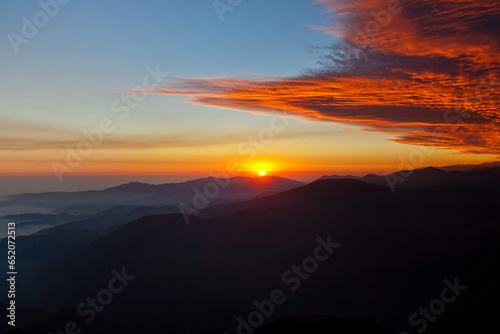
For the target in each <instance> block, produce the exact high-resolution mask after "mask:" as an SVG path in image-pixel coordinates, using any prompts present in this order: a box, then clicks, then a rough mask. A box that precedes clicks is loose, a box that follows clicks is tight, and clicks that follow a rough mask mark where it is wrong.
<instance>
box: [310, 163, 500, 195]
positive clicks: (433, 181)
mask: <svg viewBox="0 0 500 334" xmlns="http://www.w3.org/2000/svg"><path fill="white" fill-rule="evenodd" d="M476 167H477V166H476ZM499 171H500V167H482V168H472V167H471V168H467V169H465V170H464V171H459V170H456V169H454V168H450V170H449V171H448V170H446V169H445V168H436V167H426V168H421V169H415V170H402V171H398V172H396V173H392V174H388V175H375V174H368V175H365V176H362V177H356V176H350V175H349V176H346V177H344V176H338V175H332V176H322V177H321V178H320V179H319V180H328V179H354V180H359V181H364V182H368V183H373V184H377V185H380V186H384V187H387V188H390V183H392V184H393V186H394V189H395V190H397V189H410V188H417V187H427V186H433V185H439V184H446V183H452V182H474V183H488V182H499V180H498V179H497V177H498V174H499Z"/></svg>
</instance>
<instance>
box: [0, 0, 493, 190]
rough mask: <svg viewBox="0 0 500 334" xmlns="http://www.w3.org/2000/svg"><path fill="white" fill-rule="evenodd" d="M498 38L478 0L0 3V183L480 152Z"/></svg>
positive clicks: (319, 167)
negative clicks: (11, 178)
mask: <svg viewBox="0 0 500 334" xmlns="http://www.w3.org/2000/svg"><path fill="white" fill-rule="evenodd" d="M498 31H500V4H499V3H498V1H490V0H483V1H467V0H455V1H452V0H447V1H444V0H433V1H430V0H421V1H405V0H401V1H396V0H357V1H353V0H350V1H347V0H316V1H313V0H295V1H292V0H254V1H247V0H243V1H236V0H233V1H228V0H220V1H218V0H216V1H213V0H196V1H194V0H183V1H170V0H169V1H142V2H136V1H117V0H109V1H85V2H84V1H76V0H70V1H68V0H58V1H57V0H41V1H40V2H37V1H29V2H28V1H14V0H7V1H2V2H1V3H0V35H2V36H3V37H2V38H1V39H0V66H1V73H2V74H1V76H0V101H1V104H0V175H3V176H51V177H53V178H54V180H55V182H64V180H65V179H67V178H68V177H71V176H77V175H114V176H116V175H142V176H144V175H193V176H194V175H197V176H204V175H221V176H224V175H235V174H249V175H253V174H256V173H258V172H259V171H260V170H266V171H267V172H268V174H275V175H280V176H286V177H291V178H296V179H311V178H314V177H319V176H321V175H324V174H356V175H362V174H365V173H370V172H376V173H386V172H394V171H397V170H400V169H412V168H420V167H425V166H431V165H435V166H445V165H453V164H472V163H482V162H489V161H495V160H498V157H499V155H500V133H499V129H500V118H499V112H498V106H499V101H500V99H499V93H498V79H499V78H498V75H499V68H500V59H499V57H500V56H499V55H500V52H499V51H500V50H499V46H500V37H499V35H498ZM234 166H237V167H236V168H235V167H234Z"/></svg>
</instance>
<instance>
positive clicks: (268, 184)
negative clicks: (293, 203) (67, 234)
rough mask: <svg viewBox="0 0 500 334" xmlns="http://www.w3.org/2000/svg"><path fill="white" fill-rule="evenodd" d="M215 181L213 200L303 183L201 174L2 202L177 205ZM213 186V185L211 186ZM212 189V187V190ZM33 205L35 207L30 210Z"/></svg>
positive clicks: (78, 208) (61, 207) (86, 208)
mask: <svg viewBox="0 0 500 334" xmlns="http://www.w3.org/2000/svg"><path fill="white" fill-rule="evenodd" d="M212 184H215V185H216V186H217V187H218V194H217V196H216V197H215V198H213V202H217V203H221V202H228V201H234V200H244V199H248V198H251V197H255V196H257V195H259V194H262V193H276V192H280V191H284V190H288V189H291V188H294V187H298V186H301V185H303V184H304V183H302V182H299V181H295V180H290V179H285V178H281V177H277V176H265V177H255V178H251V177H233V178H230V179H215V178H212V177H209V178H202V179H197V180H192V181H187V182H182V183H167V184H160V185H151V184H146V183H139V182H131V183H127V184H124V185H120V186H117V187H113V188H107V189H104V190H100V191H81V192H50V193H39V194H19V195H13V196H9V197H8V199H7V200H5V201H2V202H0V205H2V206H3V207H4V208H5V209H8V208H9V207H14V208H17V209H18V208H24V210H25V211H24V212H37V211H36V210H37V209H39V208H44V209H45V210H52V211H53V212H55V213H67V214H75V215H82V214H95V213H98V212H100V211H103V210H105V209H108V208H111V207H113V206H176V205H178V204H180V203H184V202H185V203H188V204H189V203H191V202H192V201H193V197H194V196H195V195H196V194H197V191H199V192H202V193H203V192H204V191H205V188H206V187H209V188H210V187H211V186H212ZM210 189H212V188H210ZM212 191H213V190H212ZM30 208H35V209H34V210H32V211H29V210H30Z"/></svg>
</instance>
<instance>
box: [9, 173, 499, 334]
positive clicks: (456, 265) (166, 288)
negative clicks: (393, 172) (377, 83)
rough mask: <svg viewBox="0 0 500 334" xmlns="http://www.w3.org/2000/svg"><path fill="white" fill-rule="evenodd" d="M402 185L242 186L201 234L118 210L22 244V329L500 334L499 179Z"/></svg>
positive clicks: (206, 212) (171, 217)
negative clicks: (106, 296)
mask: <svg viewBox="0 0 500 334" xmlns="http://www.w3.org/2000/svg"><path fill="white" fill-rule="evenodd" d="M405 175H407V178H406V179H405V181H404V183H402V184H404V186H402V187H399V188H397V189H396V191H392V190H391V189H390V188H389V187H388V186H387V183H383V182H382V180H384V181H386V177H385V176H378V177H375V176H366V177H364V178H356V179H355V178H347V179H346V178H338V179H337V178H327V177H325V178H323V179H320V180H317V181H314V182H312V183H310V184H298V183H294V182H292V181H290V180H283V179H277V178H268V179H253V180H252V181H250V180H246V181H245V182H244V180H239V181H241V183H238V182H235V186H234V188H231V191H229V190H227V193H224V195H223V198H224V199H223V200H220V201H214V203H213V204H211V205H209V206H207V207H206V208H204V209H202V210H200V213H199V215H195V216H193V217H191V218H192V219H191V221H190V223H189V224H186V221H185V219H184V217H183V215H182V214H180V213H177V212H175V211H174V210H175V207H173V208H172V207H168V206H166V207H163V208H160V207H156V206H149V207H147V206H144V207H141V206H138V207H134V208H131V207H128V206H126V205H125V206H114V207H113V206H112V207H110V208H108V209H107V211H104V212H102V213H99V214H97V216H91V217H86V218H85V219H83V220H80V221H77V222H68V223H64V224H60V225H58V226H54V227H52V228H50V229H46V230H42V231H40V232H38V233H35V234H32V235H30V236H25V237H22V238H19V241H18V244H19V246H18V247H19V253H20V255H19V256H18V258H19V259H18V261H19V267H20V269H19V271H20V273H22V275H19V276H18V282H17V287H18V291H19V292H20V293H19V295H18V296H17V302H18V303H19V305H20V307H23V308H29V309H30V310H32V311H30V312H25V314H27V315H26V316H25V318H24V319H20V320H19V324H20V327H21V328H24V329H26V330H28V331H29V332H30V333H47V332H51V331H52V332H53V333H56V332H57V333H58V332H60V331H62V330H63V328H64V325H65V324H66V323H68V322H69V321H74V322H75V323H77V324H78V325H81V326H82V327H81V328H90V329H87V331H89V332H93V333H101V332H107V333H135V332H144V331H157V332H168V333H224V332H228V333H237V332H245V333H247V332H248V333H250V331H254V330H255V333H257V334H258V333H270V332H273V333H274V332H292V331H291V330H292V328H293V329H294V330H295V331H293V333H324V332H342V331H344V332H346V333H348V332H349V330H352V331H355V330H361V329H362V330H364V331H366V332H370V333H378V332H380V333H385V332H386V331H388V332H392V333H399V332H401V331H406V332H408V333H416V332H418V330H423V329H424V326H425V332H426V333H443V332H446V333H447V332H450V333H451V332H453V333H471V332H479V333H481V332H496V331H498V330H500V325H499V324H498V322H497V321H496V316H497V314H498V312H499V311H500V307H499V306H498V302H497V301H498V298H499V297H500V288H499V287H498V281H500V271H498V270H496V269H495V268H496V267H497V264H498V263H499V260H500V250H499V248H498V240H499V237H500V211H499V210H498V208H499V207H500V206H499V204H500V197H499V196H498V193H499V187H500V168H498V167H495V168H485V169H481V170H471V171H467V172H461V171H444V170H438V169H434V168H425V169H419V170H414V171H412V173H406V174H405ZM267 180H269V181H270V182H271V183H272V184H273V186H272V187H270V186H267V187H266V186H264V184H263V183H265V182H266V181H267ZM247 181H248V182H247ZM375 181H376V182H375ZM231 182H232V181H231ZM249 182H253V183H249ZM259 182H260V183H259ZM153 187H154V188H156V187H157V186H153ZM165 187H166V188H167V190H165V189H163V190H161V191H159V192H157V193H153V194H151V191H150V190H149V189H151V188H150V187H149V186H148V185H145V184H127V185H123V186H120V187H116V188H111V189H108V190H105V191H104V193H107V194H113V195H114V194H117V193H118V192H124V193H126V194H127V195H126V196H125V197H128V196H130V197H128V198H131V199H130V201H131V202H133V203H137V202H135V200H134V199H133V196H132V194H133V193H134V191H137V193H138V195H137V198H139V200H140V201H142V200H145V199H147V198H149V199H151V198H159V197H161V198H163V197H167V195H166V194H168V189H170V188H172V187H170V186H165ZM198 187H203V183H201V184H199V185H198ZM247 187H248V188H247ZM278 187H284V188H288V189H282V190H278V189H277V188H278ZM156 189H158V188H156ZM188 192H189V189H188ZM179 193H180V192H179ZM222 193H223V192H222V190H221V194H222ZM158 194H161V195H158ZM242 194H243V195H242ZM87 195H88V194H83V195H82V194H77V195H76V196H81V197H80V199H82V198H84V199H86V198H87V197H86V196H87ZM157 195H158V197H157ZM230 195H231V196H230ZM32 196H35V197H32ZM54 196H55V197H57V196H59V195H54ZM66 196H70V195H69V194H66ZM71 196H72V195H71ZM98 196H103V195H98ZM19 198H20V197H15V198H12V199H11V200H19ZM27 198H28V199H30V200H33V198H36V195H28V197H27ZM178 198H180V196H179V197H178ZM187 198H188V199H189V197H187ZM230 198H232V201H230V200H229V199H230ZM183 200H184V199H183ZM70 201H73V200H68V202H70ZM74 203H78V201H76V200H75V201H74ZM122 204H123V203H122ZM162 210H165V211H163V212H162ZM168 210H172V211H170V212H169V211H168ZM38 218H39V217H37V219H38ZM1 247H2V249H4V248H5V242H2V243H1ZM23 247H24V248H23ZM330 251H331V252H330ZM21 269H22V270H21ZM116 273H121V275H122V276H123V277H129V281H127V282H126V283H127V285H126V286H125V287H124V288H123V289H122V290H121V291H120V292H119V293H116V294H113V295H112V300H111V301H110V302H109V304H107V305H105V306H104V307H102V310H100V311H99V312H96V316H95V319H93V320H92V321H91V322H90V324H87V323H86V322H85V319H86V318H85V317H82V316H80V315H79V314H78V311H77V310H78V306H79V305H81V304H82V303H83V304H84V305H85V304H86V302H87V301H88V298H96V299H97V300H99V296H101V298H100V299H101V301H106V300H103V294H102V293H101V291H103V290H106V289H110V288H109V286H110V285H109V284H110V283H109V282H110V281H111V280H112V279H113V277H115V278H116V277H117V276H116ZM2 275H4V274H2ZM132 277H133V278H132ZM1 279H5V277H1ZM450 282H451V283H450ZM450 284H455V286H458V287H459V288H455V290H456V291H455V290H453V289H450V287H449V286H450ZM464 287H465V288H464ZM445 288H447V289H448V290H447V291H448V292H447V293H448V295H447V294H446V293H444V294H443V291H444V289H445ZM460 289H462V290H460ZM450 291H451V292H453V293H454V294H455V295H454V297H455V298H454V299H453V298H450V297H449V296H450ZM100 293H101V295H100ZM5 295H6V293H5V292H4V291H1V296H2V297H1V298H5ZM443 296H448V297H446V298H448V299H447V300H450V299H453V302H449V303H448V302H446V303H444V302H441V304H442V305H443V308H444V309H443V310H439V312H437V311H436V315H432V314H431V315H430V316H429V318H426V317H425V316H424V315H422V313H419V312H422V311H421V310H422V309H423V308H426V309H430V310H433V309H436V305H441V304H439V303H438V302H435V300H438V301H439V300H442V299H443V298H444V297H443ZM1 300H2V301H4V300H3V299H1ZM272 301H273V302H272ZM4 302H5V301H4ZM436 303H437V304H436ZM34 310H35V311H34ZM438 313H439V314H438ZM259 314H260V316H259ZM415 314H416V315H415ZM87 319H88V318H87ZM349 319H352V320H349ZM363 319H365V320H363ZM366 319H370V320H366ZM412 319H413V320H412ZM429 319H431V320H429ZM253 325H255V326H253ZM261 325H263V326H262V327H260V326H261ZM85 326H87V327H85ZM88 326H90V327H88ZM254 327H255V328H254ZM257 327H259V328H257ZM353 328H355V329H353ZM360 328H361V329H360ZM363 328H364V329H363ZM4 329H6V328H4ZM349 333H350V332H349Z"/></svg>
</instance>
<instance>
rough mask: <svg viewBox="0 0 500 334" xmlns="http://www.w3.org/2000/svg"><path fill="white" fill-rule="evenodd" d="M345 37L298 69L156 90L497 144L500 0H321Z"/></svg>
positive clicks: (469, 148) (411, 140) (449, 143)
mask: <svg viewBox="0 0 500 334" xmlns="http://www.w3.org/2000/svg"><path fill="white" fill-rule="evenodd" d="M316 3H317V4H320V5H323V6H326V8H327V9H328V10H329V11H330V12H331V13H332V14H331V15H332V21H333V23H332V24H331V25H328V26H322V27H315V29H318V30H322V31H325V32H327V33H331V34H334V35H336V36H337V37H340V38H341V40H342V42H341V43H339V44H337V45H334V46H332V47H331V48H329V49H326V50H323V53H322V56H321V59H320V65H321V67H320V68H319V69H315V70H310V71H309V73H308V74H307V75H303V76H298V77H293V78H276V79H268V80H247V79H235V78H224V77H219V78H208V79H197V78H178V79H173V80H171V81H170V82H169V83H168V84H166V85H165V86H164V87H162V88H161V89H158V90H157V91H156V92H157V93H160V94H179V95H190V96H192V97H193V102H195V103H200V104H203V105H210V106H217V107H226V108H231V109H238V110H244V111H251V112H275V111H282V110H286V112H287V113H289V114H292V115H295V116H300V117H305V118H308V119H316V120H323V121H335V122H343V123H351V124H357V125H362V126H365V127H366V128H367V129H368V130H371V131H382V132H386V133H390V134H392V135H394V140H395V141H398V142H401V143H407V144H418V145H434V146H440V147H446V148H451V149H457V150H460V151H463V152H473V153H500V111H499V110H498V109H499V102H500V96H499V93H498V85H499V84H498V79H499V78H498V76H499V72H500V36H499V34H498V31H500V2H498V1H496V0H483V1H479V0H478V1H467V0H455V1H452V0H432V1H431V0H421V1H403V0H401V1H397V0H357V1H356V0H318V1H316Z"/></svg>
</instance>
